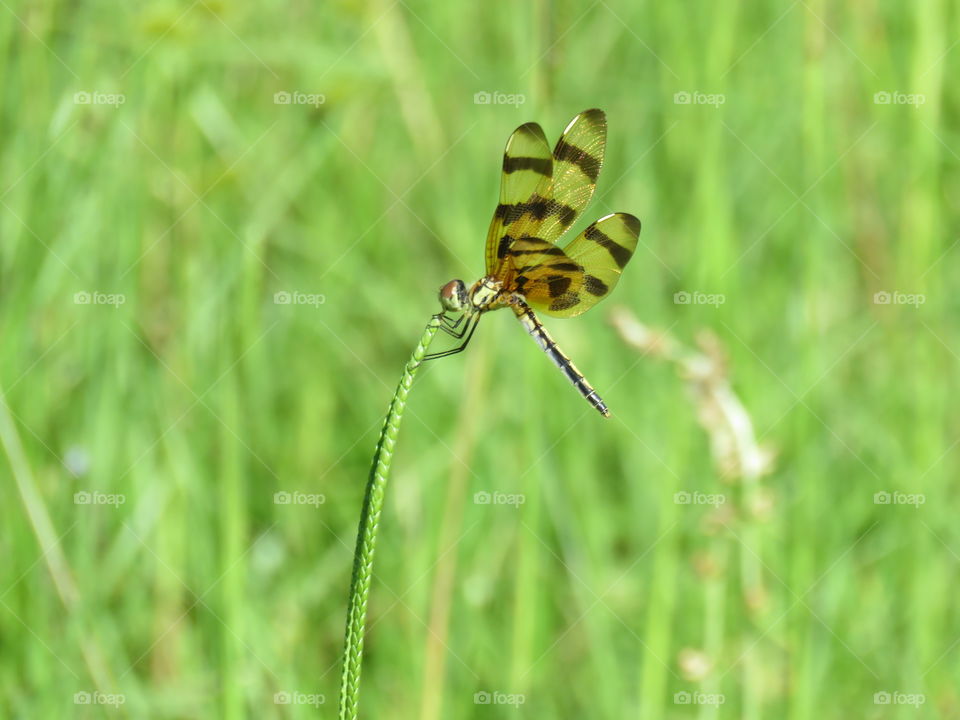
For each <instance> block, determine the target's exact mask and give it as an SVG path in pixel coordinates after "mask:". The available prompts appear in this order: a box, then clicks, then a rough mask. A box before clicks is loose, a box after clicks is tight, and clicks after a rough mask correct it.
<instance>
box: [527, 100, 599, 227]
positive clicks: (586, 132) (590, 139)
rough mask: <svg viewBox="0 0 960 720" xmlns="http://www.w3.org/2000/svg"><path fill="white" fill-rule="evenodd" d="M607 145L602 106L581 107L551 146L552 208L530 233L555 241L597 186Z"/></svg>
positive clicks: (584, 206)
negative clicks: (585, 108) (590, 108)
mask: <svg viewBox="0 0 960 720" xmlns="http://www.w3.org/2000/svg"><path fill="white" fill-rule="evenodd" d="M606 146H607V116H606V115H605V114H604V112H603V110H597V109H593V110H584V111H583V112H582V113H580V114H579V115H577V116H576V117H575V118H574V119H573V120H571V121H570V124H569V125H567V127H566V129H565V130H564V131H563V135H561V136H560V139H559V140H558V141H557V144H556V146H555V147H554V148H553V182H552V183H551V185H550V202H551V204H552V205H553V207H555V208H556V211H555V212H550V213H547V214H546V216H545V217H544V218H543V221H542V222H541V223H537V227H536V230H535V231H532V232H528V233H526V234H528V235H533V236H536V237H539V238H542V239H543V240H546V241H547V242H552V243H555V242H557V241H558V240H559V239H560V238H561V237H562V236H563V234H564V233H565V232H566V231H567V230H568V229H569V228H570V226H571V225H572V224H573V223H574V222H576V220H577V218H578V217H580V214H581V213H582V212H583V211H584V209H585V208H586V207H587V205H589V204H590V200H591V198H593V191H594V190H595V189H596V187H597V177H598V176H599V175H600V168H601V166H602V165H603V155H604V150H605V149H606Z"/></svg>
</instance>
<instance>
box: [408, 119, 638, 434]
mask: <svg viewBox="0 0 960 720" xmlns="http://www.w3.org/2000/svg"><path fill="white" fill-rule="evenodd" d="M606 143H607V118H606V115H605V114H604V112H603V111H602V110H598V109H595V108H594V109H591V110H585V111H583V112H582V113H580V114H579V115H577V116H576V117H575V118H573V120H571V121H570V123H569V124H568V125H567V127H566V129H565V130H564V131H563V134H562V135H561V136H560V139H559V140H558V141H557V144H556V145H555V146H554V147H553V150H552V151H551V149H550V146H549V145H548V143H547V138H546V136H545V135H544V132H543V129H542V128H541V127H540V126H539V125H538V124H537V123H526V124H524V125H521V126H520V127H518V128H517V129H516V130H515V131H514V132H513V134H512V135H511V136H510V139H509V140H508V141H507V147H506V150H505V151H504V154H503V172H502V175H501V180H500V202H499V204H498V205H497V209H496V211H495V212H494V214H493V220H492V221H491V223H490V229H489V230H488V231H487V244H486V275H484V276H483V277H482V278H480V279H479V280H478V281H477V282H475V283H474V284H473V285H472V286H470V287H469V288H468V287H467V285H466V284H465V283H464V282H463V281H462V280H451V281H450V282H448V283H447V284H446V285H444V286H443V287H442V288H440V305H441V307H442V310H441V312H440V313H438V314H437V315H436V316H435V317H436V318H438V319H439V320H440V323H441V324H440V327H441V329H443V331H444V332H446V333H447V334H448V335H451V336H452V337H454V338H455V339H457V340H458V341H460V344H459V345H457V346H456V347H454V348H452V349H450V350H445V351H442V352H436V353H432V354H430V355H427V356H426V357H425V359H428V360H432V359H435V358H439V357H445V356H447V355H453V354H455V353H459V352H462V351H463V350H464V349H466V347H467V345H468V344H469V342H470V339H471V338H472V337H473V333H474V331H475V330H476V329H477V325H478V323H479V322H480V318H481V317H483V316H484V315H485V314H486V313H488V312H490V311H492V310H499V309H501V308H506V307H509V308H510V309H511V310H513V312H514V314H515V315H516V317H517V319H518V320H519V321H520V323H521V325H523V327H524V329H526V331H527V332H528V333H529V334H530V336H531V337H532V338H533V339H534V340H535V341H536V343H537V344H538V345H539V346H540V348H541V349H542V350H543V351H544V352H545V353H546V354H547V355H548V356H549V357H550V359H551V360H552V361H553V362H554V364H555V365H556V366H557V367H558V368H559V369H560V370H561V372H563V374H564V375H565V376H566V378H567V379H568V380H569V381H570V382H571V383H572V384H573V386H574V387H575V388H576V389H577V390H578V391H579V392H580V394H581V395H583V397H584V398H586V400H587V401H588V402H589V403H590V404H591V405H592V406H593V407H594V408H596V409H597V410H598V411H599V412H600V414H601V415H603V416H604V417H610V410H609V409H608V408H607V406H606V404H605V403H604V402H603V400H602V399H601V398H600V396H599V395H598V394H597V391H596V390H594V389H593V387H591V385H590V383H588V382H587V380H586V378H585V377H584V376H583V373H581V372H580V371H579V370H577V367H576V366H575V365H574V364H573V362H572V361H571V360H570V358H568V357H567V356H566V355H564V354H563V352H562V351H561V350H560V348H559V347H557V343H556V342H554V340H553V338H552V337H550V335H549V333H547V330H546V328H545V327H544V326H543V323H541V322H540V319H539V318H538V317H537V315H536V313H535V312H534V311H537V312H541V313H543V314H545V315H550V316H553V317H560V318H569V317H575V316H577V315H580V314H582V313H584V312H586V311H587V310H589V309H590V308H592V307H593V306H594V305H596V304H597V303H598V302H600V301H601V300H603V299H604V298H605V297H607V295H609V294H610V292H611V291H612V290H613V288H614V286H615V285H616V284H617V281H618V280H619V279H620V274H621V273H622V272H623V268H624V267H625V266H626V264H627V262H629V260H630V258H631V257H632V256H633V252H634V250H635V249H636V247H637V239H638V237H639V235H640V221H639V220H638V219H637V218H636V217H634V216H633V215H629V214H627V213H613V214H611V215H606V216H604V217H602V218H600V219H599V220H596V221H595V222H593V223H591V224H590V225H589V226H587V228H586V229H585V230H583V232H581V233H580V234H579V235H577V236H576V237H575V238H573V240H571V241H570V242H569V243H568V244H566V245H565V246H563V247H560V246H559V245H558V244H557V243H558V241H560V240H561V238H563V236H564V235H565V234H566V233H567V231H568V230H569V229H570V228H571V226H573V224H574V223H575V222H576V221H577V219H578V218H579V217H580V215H581V214H582V213H583V210H584V209H585V208H586V206H587V205H588V204H589V203H590V199H591V198H592V197H593V192H594V190H595V189H596V187H597V177H598V176H599V174H600V167H601V165H602V164H603V155H604V148H605V147H606Z"/></svg>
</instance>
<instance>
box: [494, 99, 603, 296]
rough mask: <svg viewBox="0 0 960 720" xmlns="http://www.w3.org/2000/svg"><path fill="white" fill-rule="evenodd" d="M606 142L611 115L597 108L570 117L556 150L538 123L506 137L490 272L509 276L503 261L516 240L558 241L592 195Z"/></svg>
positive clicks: (520, 264) (549, 242)
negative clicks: (507, 139) (607, 116)
mask: <svg viewBox="0 0 960 720" xmlns="http://www.w3.org/2000/svg"><path fill="white" fill-rule="evenodd" d="M606 142H607V119H606V116H605V115H604V113H603V111H602V110H596V109H593V110H585V111H584V112H582V113H580V114H579V115H577V116H576V117H575V118H574V119H573V120H571V121H570V124H569V125H567V128H566V130H564V132H563V135H562V136H561V137H560V140H558V141H557V144H556V146H555V147H554V149H553V152H550V150H549V146H548V145H547V142H546V138H545V137H544V135H543V130H542V129H541V128H540V126H539V125H536V124H534V123H528V124H527V125H522V126H521V127H519V128H517V130H516V131H515V132H514V133H513V135H512V136H511V137H510V140H509V141H508V142H507V149H506V152H505V153H504V158H503V178H502V180H501V185H500V204H499V205H498V206H497V210H496V212H495V213H494V218H493V222H492V223H491V224H490V230H489V232H488V233H487V252H486V259H487V274H488V275H493V276H495V277H497V278H498V279H503V277H505V275H506V273H507V272H508V271H507V268H505V267H502V266H503V264H504V263H503V261H504V259H505V258H506V257H508V256H509V255H510V254H511V252H510V251H511V248H512V247H513V246H514V244H515V243H516V242H517V241H520V240H525V241H528V242H532V243H537V242H540V243H548V244H553V243H555V242H556V241H557V240H559V239H560V237H561V236H562V235H563V234H564V233H565V232H566V231H567V230H568V229H569V228H570V226H571V225H573V223H574V222H575V221H576V219H577V218H578V217H579V216H580V214H581V213H582V212H583V209H584V208H585V207H586V206H587V204H588V203H589V202H590V199H591V198H592V197H593V191H594V189H595V188H596V186H597V176H598V175H599V174H600V167H601V165H602V164H603V154H604V148H605V147H606ZM548 171H549V176H548V175H546V173H547V172H548ZM514 264H515V265H516V266H517V267H521V266H522V265H523V264H524V263H523V262H522V261H519V260H518V261H516V262H515V263H514Z"/></svg>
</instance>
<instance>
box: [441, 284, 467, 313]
mask: <svg viewBox="0 0 960 720" xmlns="http://www.w3.org/2000/svg"><path fill="white" fill-rule="evenodd" d="M467 302H469V298H468V297H467V286H466V285H464V284H463V280H451V281H450V282H448V283H447V284H446V285H444V286H443V287H442V288H440V304H441V305H442V306H443V309H444V310H449V311H450V312H463V310H464V309H465V308H466V306H467Z"/></svg>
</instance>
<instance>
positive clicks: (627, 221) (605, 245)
mask: <svg viewBox="0 0 960 720" xmlns="http://www.w3.org/2000/svg"><path fill="white" fill-rule="evenodd" d="M639 235H640V221H639V220H638V219H637V218H635V217H634V216H633V215H628V214H626V213H613V214H612V215H607V216H606V217H602V218H600V219H599V220H597V221H596V222H594V223H592V224H591V225H590V226H589V227H587V229H586V230H584V231H583V232H582V233H580V234H579V235H578V236H577V237H576V238H574V239H573V240H572V241H571V242H570V244H569V245H567V246H566V247H565V248H564V249H563V250H560V248H558V247H556V246H551V247H552V251H551V252H545V251H543V250H545V248H540V249H541V250H542V252H540V253H531V254H530V255H529V258H528V259H524V260H522V261H520V260H519V258H518V259H517V260H516V261H515V263H516V264H515V273H516V276H515V277H514V278H513V285H514V287H515V288H516V289H517V292H519V293H520V294H521V295H523V296H524V297H525V298H526V301H527V303H528V304H529V305H530V306H531V307H533V308H534V309H535V310H540V311H541V312H544V313H546V314H547V315H553V316H554V317H575V316H577V315H580V314H581V313H584V312H586V311H587V310H589V309H590V308H592V307H593V306H594V305H596V304H597V303H598V302H600V301H601V300H603V298H605V297H606V296H607V295H609V294H610V292H611V291H612V290H613V288H614V287H615V286H616V284H617V281H618V280H619V279H620V273H621V272H623V268H624V267H625V266H626V264H627V262H628V261H629V260H630V258H631V257H632V256H633V251H634V250H635V249H636V247H637V238H638V237H639Z"/></svg>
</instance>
